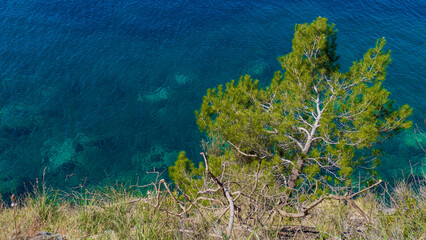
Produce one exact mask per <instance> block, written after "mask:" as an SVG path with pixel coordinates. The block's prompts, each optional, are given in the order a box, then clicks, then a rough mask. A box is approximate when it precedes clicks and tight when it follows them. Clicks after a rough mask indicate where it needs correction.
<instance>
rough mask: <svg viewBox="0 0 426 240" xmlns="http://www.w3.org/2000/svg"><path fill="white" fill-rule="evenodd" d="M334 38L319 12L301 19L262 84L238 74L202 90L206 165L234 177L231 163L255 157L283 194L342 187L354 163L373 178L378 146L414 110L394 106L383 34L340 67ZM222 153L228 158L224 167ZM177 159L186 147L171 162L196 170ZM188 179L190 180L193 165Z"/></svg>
mask: <svg viewBox="0 0 426 240" xmlns="http://www.w3.org/2000/svg"><path fill="white" fill-rule="evenodd" d="M336 37H337V31H336V29H335V27H334V25H333V24H329V23H328V22H327V19H326V18H321V17H319V18H317V19H316V20H315V21H313V22H312V23H311V24H298V25H296V27H295V34H294V38H293V41H292V51H291V52H290V53H288V54H286V55H284V56H281V57H279V58H278V60H279V62H280V63H281V66H282V71H278V72H275V74H274V76H273V78H272V80H271V82H270V84H269V85H268V86H266V87H262V86H261V85H260V83H259V80H254V79H252V78H251V77H250V76H248V75H245V76H242V77H241V78H240V79H239V81H234V80H233V81H231V82H228V83H226V85H225V86H222V85H219V86H218V87H217V88H213V89H208V90H207V94H206V95H205V96H204V98H203V102H202V105H201V109H200V110H199V111H196V113H195V114H196V119H197V124H198V126H199V128H200V130H201V131H203V132H205V133H206V134H207V136H208V138H209V141H208V142H209V143H208V144H206V152H207V155H208V162H209V165H211V166H210V169H211V171H212V172H213V174H216V175H220V174H223V171H226V169H228V170H230V169H233V170H232V171H233V174H229V181H230V182H232V181H233V180H232V178H233V177H232V176H233V175H234V176H235V174H236V172H237V171H238V169H241V171H245V170H244V169H247V171H250V169H251V170H253V171H254V172H256V166H257V165H258V168H257V172H259V171H260V169H263V170H265V171H267V172H269V174H270V176H269V181H270V182H271V183H273V184H275V185H276V186H277V187H278V188H279V189H280V191H281V192H282V193H283V195H284V196H285V198H284V199H283V200H282V201H283V202H286V201H289V199H290V198H291V197H292V196H294V192H295V190H298V189H301V188H303V189H305V191H307V192H309V191H311V192H315V193H316V194H317V195H318V193H319V192H322V191H329V189H330V188H334V187H337V186H341V187H342V188H340V189H343V188H345V187H346V188H347V187H349V186H350V185H351V184H352V180H353V174H354V173H355V172H356V171H358V170H359V171H365V172H366V173H369V175H368V176H369V177H368V176H367V175H366V177H365V180H373V176H374V175H375V172H374V167H375V166H376V165H377V164H378V158H377V156H378V155H379V153H380V151H379V150H378V148H377V146H379V144H380V143H381V142H382V141H384V140H385V139H387V138H390V137H392V136H393V135H394V134H395V133H397V132H398V131H400V130H402V129H407V128H409V127H411V124H412V123H411V122H410V121H408V120H407V117H408V116H409V115H410V114H411V112H412V109H411V108H410V107H409V106H408V105H404V106H401V107H398V106H396V104H395V102H394V101H392V100H391V99H390V98H389V95H390V92H389V91H388V90H386V89H385V88H384V86H383V81H384V80H385V78H386V69H387V66H388V65H389V64H390V63H391V58H390V51H385V50H384V47H385V43H386V41H385V39H384V38H382V39H378V40H377V42H376V45H375V46H374V47H373V48H371V49H369V50H368V51H367V52H366V53H365V54H364V57H363V58H362V59H361V60H359V61H356V62H353V64H352V66H351V67H350V69H349V71H347V72H342V71H341V69H340V66H339V64H338V59H339V57H338V56H337V53H336V47H337V44H336ZM376 148H377V149H376ZM227 161H228V162H233V163H234V164H233V166H230V167H228V168H225V167H223V164H224V162H227ZM183 162H189V160H188V159H187V158H186V157H184V155H183V156H180V157H179V160H178V162H177V163H179V165H180V166H183V165H185V166H186V167H185V172H186V175H188V176H189V175H191V174H189V173H188V169H192V172H193V173H195V172H196V171H195V170H196V169H195V168H194V167H193V165H188V163H185V164H183ZM206 164H207V162H206ZM221 166H222V167H221ZM179 169H180V168H179V166H178V164H177V165H176V166H173V167H171V168H170V176H171V177H172V179H173V180H175V181H176V183H177V184H178V185H179V184H181V185H182V184H183V182H182V181H181V179H180V178H179V177H178V175H182V174H184V173H183V171H182V169H180V170H179ZM230 171H231V170H230ZM197 174H198V175H199V173H197ZM197 174H195V175H197ZM249 175H250V174H249ZM250 176H254V174H252V175H250ZM191 178H192V179H197V177H194V174H192V175H191ZM256 178H257V177H256ZM257 181H258V179H256V183H255V184H256V186H257ZM252 183H253V182H252ZM370 184H371V183H370ZM240 188H242V187H241V186H240ZM327 189H328V190H327Z"/></svg>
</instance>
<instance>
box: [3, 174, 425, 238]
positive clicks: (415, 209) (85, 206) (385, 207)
mask: <svg viewBox="0 0 426 240" xmlns="http://www.w3.org/2000/svg"><path fill="white" fill-rule="evenodd" d="M423 179H424V178H423ZM160 186H161V187H160ZM146 188H150V191H151V193H150V194H149V195H145V196H143V197H141V196H142V195H141V191H140V189H145V190H146ZM175 197H177V196H176V195H175V192H170V191H169V190H168V189H167V188H165V184H163V181H158V182H157V183H156V184H152V185H149V186H145V187H140V186H130V187H129V186H128V187H124V186H122V185H113V186H109V187H105V188H103V189H98V190H89V189H85V190H84V191H83V190H82V191H81V192H73V193H72V194H69V193H63V192H59V191H54V190H52V189H47V188H46V187H45V186H44V185H43V186H41V187H40V188H38V189H36V190H35V191H34V192H33V193H31V194H27V195H25V196H22V197H20V198H18V199H16V200H15V203H16V204H17V205H16V206H15V207H11V206H10V205H9V204H6V203H5V202H2V203H1V204H0V239H27V237H30V236H34V235H35V234H36V232H37V231H47V232H53V233H58V234H60V235H62V236H65V237H66V239H226V231H227V227H228V221H229V212H228V211H227V212H226V213H225V214H224V213H223V208H222V209H219V208H218V209H217V210H215V209H212V208H209V207H205V208H199V207H197V208H195V207H194V208H192V209H190V210H188V211H187V212H186V213H185V214H182V215H181V216H176V213H177V212H179V210H180V209H179V206H178V202H180V201H181V200H179V201H178V200H177V199H176V198H175ZM354 202H355V203H356V205H357V206H359V207H360V208H361V209H362V211H363V212H364V213H365V214H366V215H367V216H368V220H369V221H368V220H367V219H366V218H365V216H362V214H360V213H359V211H356V210H355V209H354V208H353V207H352V205H351V204H348V203H347V202H345V201H335V200H324V201H323V202H322V203H321V204H319V205H318V206H317V207H316V208H314V209H313V210H312V211H310V213H309V215H307V216H306V217H303V218H297V219H294V218H285V217H283V216H280V215H276V216H275V217H274V218H273V221H271V222H270V223H264V224H263V225H262V226H260V225H259V226H258V227H256V228H254V229H250V228H248V227H247V226H245V225H244V224H242V223H241V222H240V221H239V218H237V217H236V218H235V223H234V226H233V229H232V234H231V239H277V238H278V236H280V234H279V232H280V230H281V229H282V228H283V227H284V226H289V225H291V226H306V227H312V229H315V230H316V231H317V232H318V234H317V235H316V236H315V238H316V239H426V185H425V182H424V180H420V179H417V180H416V181H411V183H407V182H404V181H403V182H399V183H398V184H396V186H395V187H393V188H392V189H389V188H387V187H386V184H382V185H380V186H379V187H378V189H377V191H376V193H372V192H365V193H363V194H361V195H360V196H358V197H357V198H356V199H355V200H354ZM240 204H242V203H240ZM298 236H299V237H297V236H296V238H295V239H304V237H303V236H302V235H300V234H299V235H298Z"/></svg>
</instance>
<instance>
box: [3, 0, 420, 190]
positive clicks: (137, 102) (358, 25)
mask: <svg viewBox="0 0 426 240" xmlns="http://www.w3.org/2000/svg"><path fill="white" fill-rule="evenodd" d="M317 16H322V17H327V18H329V20H330V22H333V23H335V24H336V27H337V29H338V30H339V32H338V51H339V53H340V55H341V65H342V68H343V69H347V68H348V67H349V65H350V64H351V63H352V62H353V61H355V60H357V59H359V58H361V57H362V55H363V53H364V52H365V51H366V50H367V49H368V48H370V47H373V46H374V44H375V40H376V39H377V38H380V37H385V38H386V39H387V41H388V45H387V48H388V49H390V50H392V58H393V63H392V65H391V66H390V67H389V74H388V78H387V81H386V82H385V86H386V87H387V88H388V89H390V91H391V92H392V98H393V99H395V100H397V102H398V103H399V104H401V105H402V104H409V105H411V106H412V107H413V108H414V115H413V117H412V120H413V121H414V122H415V123H416V124H418V126H419V127H420V128H421V129H422V130H425V129H426V126H425V125H426V123H425V119H426V116H425V114H426V103H425V96H426V90H425V83H426V81H425V74H424V67H425V56H426V41H425V39H426V3H425V2H424V1H412V0H408V1H369V0H368V1H367V0H364V1H346V2H345V1H324V0H323V1H262V0H253V1H219V0H205V1H184V0H174V1H152V0H151V1H149V0H145V1H142V0H103V1H100V0H91V1H86V0H84V1H83V0H26V1H24V0H3V1H0V193H2V194H10V193H19V192H22V191H24V190H25V188H26V187H28V186H29V183H31V182H34V181H35V179H36V178H41V177H42V175H43V173H44V175H45V179H46V180H47V183H48V184H50V185H52V186H54V187H61V188H73V187H76V186H79V184H81V183H83V182H84V183H85V184H94V185H97V184H103V183H106V182H114V181H115V180H123V179H124V180H130V179H131V180H132V181H133V182H135V181H136V180H138V179H139V182H144V181H148V180H149V177H147V175H146V171H150V170H153V168H155V169H156V170H159V171H163V170H166V167H167V166H168V165H170V164H172V163H173V162H174V160H175V158H176V156H177V153H178V151H181V150H185V151H187V153H188V155H189V156H190V158H192V159H195V160H196V161H197V159H198V160H199V154H198V153H199V151H200V149H201V148H200V140H201V139H202V137H203V136H202V135H201V134H200V133H199V131H198V129H197V126H196V124H195V118H194V114H193V112H194V110H196V109H198V108H199V106H200V104H201V100H202V96H203V95H204V94H205V92H206V89H207V88H209V87H214V86H216V85H218V84H221V83H225V82H227V81H229V80H231V79H236V78H238V77H239V76H240V75H242V74H251V75H253V76H254V77H256V78H259V79H260V80H261V81H262V82H264V83H267V82H268V80H269V79H270V77H271V76H272V74H273V71H276V70H279V69H280V66H279V64H278V61H277V60H276V59H277V57H278V56H280V55H284V54H285V53H287V52H289V51H290V49H291V39H292V35H293V32H294V24H296V23H304V22H311V21H312V20H314V19H315V18H316V17H317ZM420 141H423V144H424V146H426V140H425V139H424V138H420ZM383 146H384V148H385V149H386V150H387V153H388V155H386V156H385V157H384V158H383V161H382V163H383V164H382V166H381V168H380V172H381V174H382V175H383V176H384V177H387V178H388V179H391V178H394V177H398V176H401V171H402V170H404V171H409V170H410V164H411V166H413V168H415V169H416V171H420V170H421V167H422V164H423V165H424V164H425V162H426V159H425V153H424V152H423V151H422V150H421V149H420V148H419V146H418V143H417V142H416V140H415V135H414V133H413V131H412V130H410V131H407V132H406V133H405V134H403V135H401V136H399V137H398V139H395V140H393V141H390V142H387V143H384V144H383Z"/></svg>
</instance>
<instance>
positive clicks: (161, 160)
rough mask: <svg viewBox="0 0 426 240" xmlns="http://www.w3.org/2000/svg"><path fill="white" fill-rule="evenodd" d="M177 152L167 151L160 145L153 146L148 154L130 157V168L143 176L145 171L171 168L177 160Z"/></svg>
mask: <svg viewBox="0 0 426 240" xmlns="http://www.w3.org/2000/svg"><path fill="white" fill-rule="evenodd" d="M177 156H178V151H167V150H166V148H165V147H164V146H162V145H155V146H154V147H152V148H151V150H150V151H149V152H148V153H145V152H137V153H136V154H135V155H133V157H132V160H131V161H132V166H134V167H135V169H136V170H137V171H139V172H141V173H143V174H145V173H146V172H147V171H153V170H154V169H155V170H157V171H161V170H164V169H166V168H167V166H171V165H172V164H173V163H174V162H175V161H176V159H177Z"/></svg>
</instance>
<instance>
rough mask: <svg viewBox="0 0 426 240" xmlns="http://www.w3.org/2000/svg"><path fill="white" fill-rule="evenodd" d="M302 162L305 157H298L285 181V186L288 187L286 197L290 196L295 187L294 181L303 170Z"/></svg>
mask: <svg viewBox="0 0 426 240" xmlns="http://www.w3.org/2000/svg"><path fill="white" fill-rule="evenodd" d="M304 163H305V159H303V158H302V157H300V158H299V159H298V160H297V162H296V166H295V167H293V170H292V171H291V174H290V177H289V179H288V183H287V188H288V192H287V199H289V198H291V196H292V195H293V192H294V190H295V189H296V181H297V180H298V179H299V177H300V174H301V173H302V171H303V165H304Z"/></svg>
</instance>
